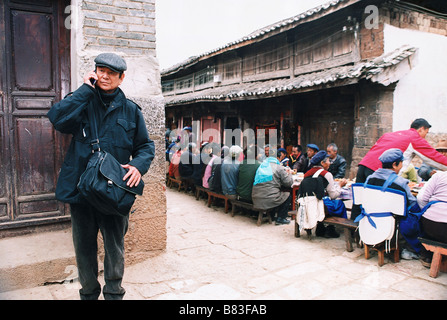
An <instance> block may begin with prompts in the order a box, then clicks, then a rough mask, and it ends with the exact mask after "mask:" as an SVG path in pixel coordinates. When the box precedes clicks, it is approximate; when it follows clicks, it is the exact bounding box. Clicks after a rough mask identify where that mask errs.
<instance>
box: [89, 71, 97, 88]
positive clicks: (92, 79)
mask: <svg viewBox="0 0 447 320" xmlns="http://www.w3.org/2000/svg"><path fill="white" fill-rule="evenodd" d="M94 72H95V73H96V71H94ZM90 83H91V84H92V86H94V85H95V83H96V79H94V78H90Z"/></svg>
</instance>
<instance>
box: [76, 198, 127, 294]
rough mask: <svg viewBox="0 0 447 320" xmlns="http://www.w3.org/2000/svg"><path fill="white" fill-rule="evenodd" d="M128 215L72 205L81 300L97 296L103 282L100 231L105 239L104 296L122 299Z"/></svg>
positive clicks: (83, 205) (88, 206) (87, 206)
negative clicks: (99, 255)
mask: <svg viewBox="0 0 447 320" xmlns="http://www.w3.org/2000/svg"><path fill="white" fill-rule="evenodd" d="M128 223H129V218H128V217H120V216H114V215H105V214H102V213H100V212H98V211H97V210H96V209H94V208H93V207H92V206H90V205H85V204H72V205H71V224H72V234H73V244H74V249H75V254H76V263H77V267H78V274H79V282H80V283H81V286H82V289H81V290H80V291H79V293H80V297H81V299H82V300H95V299H98V297H99V295H100V293H101V285H100V283H99V282H98V243H97V238H98V231H101V234H102V238H103V242H104V251H105V257H104V280H105V286H104V288H103V295H104V299H106V300H113V299H115V300H119V299H122V298H123V296H124V294H125V292H126V291H125V290H124V288H123V287H121V282H122V279H123V274H124V235H125V234H126V232H127V227H128Z"/></svg>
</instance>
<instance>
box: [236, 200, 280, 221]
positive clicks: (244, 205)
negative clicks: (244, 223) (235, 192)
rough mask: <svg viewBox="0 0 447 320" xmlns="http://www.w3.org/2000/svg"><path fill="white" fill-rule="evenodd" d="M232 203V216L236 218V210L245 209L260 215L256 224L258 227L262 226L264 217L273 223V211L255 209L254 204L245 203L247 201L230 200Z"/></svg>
mask: <svg viewBox="0 0 447 320" xmlns="http://www.w3.org/2000/svg"><path fill="white" fill-rule="evenodd" d="M230 202H231V216H232V217H234V215H235V214H236V208H244V209H248V210H251V211H254V212H257V213H258V220H257V222H256V224H257V226H258V227H259V226H260V225H261V224H262V221H263V219H264V217H265V218H267V219H268V222H269V223H272V217H271V216H270V211H271V210H263V209H258V208H255V207H254V206H253V203H249V202H245V201H239V200H230Z"/></svg>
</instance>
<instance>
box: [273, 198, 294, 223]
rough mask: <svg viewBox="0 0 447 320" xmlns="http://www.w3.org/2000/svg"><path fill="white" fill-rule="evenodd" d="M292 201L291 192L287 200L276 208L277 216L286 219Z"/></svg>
mask: <svg viewBox="0 0 447 320" xmlns="http://www.w3.org/2000/svg"><path fill="white" fill-rule="evenodd" d="M291 202H292V194H290V196H289V197H288V198H287V200H286V201H284V202H283V203H282V204H280V205H279V206H277V207H276V208H275V211H276V216H277V217H278V218H283V219H286V218H287V217H288V216H289V206H290V203H291Z"/></svg>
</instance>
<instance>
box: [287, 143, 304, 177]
mask: <svg viewBox="0 0 447 320" xmlns="http://www.w3.org/2000/svg"><path fill="white" fill-rule="evenodd" d="M289 165H290V168H292V169H293V170H296V172H304V170H305V169H306V166H307V161H306V156H305V155H304V153H303V147H301V146H300V145H299V144H298V145H296V146H293V147H292V153H291V154H290V162H289Z"/></svg>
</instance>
